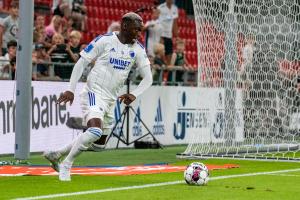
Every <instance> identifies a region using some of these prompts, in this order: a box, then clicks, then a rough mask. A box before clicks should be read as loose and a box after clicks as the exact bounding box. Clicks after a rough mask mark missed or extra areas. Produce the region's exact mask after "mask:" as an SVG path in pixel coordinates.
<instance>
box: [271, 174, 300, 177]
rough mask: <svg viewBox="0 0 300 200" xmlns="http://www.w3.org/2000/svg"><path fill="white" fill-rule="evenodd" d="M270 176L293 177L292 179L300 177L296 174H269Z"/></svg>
mask: <svg viewBox="0 0 300 200" xmlns="http://www.w3.org/2000/svg"><path fill="white" fill-rule="evenodd" d="M267 175H270V176H291V177H300V175H296V174H267Z"/></svg>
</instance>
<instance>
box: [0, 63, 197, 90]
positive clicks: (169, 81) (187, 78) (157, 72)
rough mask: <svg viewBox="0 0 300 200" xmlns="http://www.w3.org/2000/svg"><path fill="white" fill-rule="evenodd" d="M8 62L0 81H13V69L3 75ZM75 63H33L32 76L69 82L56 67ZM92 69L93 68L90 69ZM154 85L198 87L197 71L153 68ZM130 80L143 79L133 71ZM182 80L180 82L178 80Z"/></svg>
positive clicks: (71, 65)
mask: <svg viewBox="0 0 300 200" xmlns="http://www.w3.org/2000/svg"><path fill="white" fill-rule="evenodd" d="M8 63H9V61H8V60H0V80H11V79H12V73H13V71H12V69H11V67H9V71H8V75H7V74H5V76H2V75H3V72H1V70H2V66H3V64H8ZM37 64H41V65H44V66H47V68H48V69H47V75H42V74H39V72H38V71H37ZM74 65H75V63H61V62H43V63H33V65H32V75H33V80H38V81H69V78H67V79H63V78H60V77H58V76H56V75H55V70H54V67H55V66H59V67H73V66H74ZM90 68H92V67H90ZM88 72H89V70H85V71H84V72H83V75H82V77H81V79H80V81H83V82H84V81H86V78H87V76H88ZM152 75H153V84H154V85H170V86H171V85H173V86H179V85H180V86H196V85H197V70H186V69H184V68H182V67H180V66H173V67H167V66H163V67H160V66H156V65H153V66H152ZM130 78H131V80H132V82H133V83H134V84H138V83H139V82H140V80H141V77H139V76H138V74H137V73H136V72H135V70H132V73H130ZM178 79H180V80H178Z"/></svg>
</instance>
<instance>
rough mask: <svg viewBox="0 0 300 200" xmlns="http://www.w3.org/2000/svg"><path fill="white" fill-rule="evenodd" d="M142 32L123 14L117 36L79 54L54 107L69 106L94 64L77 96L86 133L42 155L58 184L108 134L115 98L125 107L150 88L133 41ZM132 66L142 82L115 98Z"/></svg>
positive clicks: (143, 58) (136, 20)
mask: <svg viewBox="0 0 300 200" xmlns="http://www.w3.org/2000/svg"><path fill="white" fill-rule="evenodd" d="M142 28H143V21H142V18H141V17H140V16H139V15H138V14H136V13H132V12H130V13H127V14H125V15H124V16H123V17H122V21H121V30H120V32H113V33H108V34H105V35H101V36H98V37H97V38H95V39H94V40H93V41H92V42H91V43H90V44H89V45H88V46H87V47H86V48H85V49H84V50H83V51H82V52H81V53H80V55H81V58H80V59H79V60H78V62H77V63H76V64H75V66H74V69H73V72H72V75H71V79H70V88H69V90H67V91H65V92H64V93H63V94H62V95H61V96H60V98H59V99H58V101H57V103H67V102H70V104H72V102H73V100H74V92H75V88H76V83H77V82H78V80H79V79H80V77H81V75H82V72H83V70H84V68H85V67H86V66H87V65H88V64H89V63H90V62H92V61H94V60H96V63H95V66H94V68H93V69H92V70H91V72H90V74H89V76H88V79H87V83H86V85H85V87H84V89H83V91H82V92H81V93H80V103H81V108H82V111H83V122H84V123H86V125H87V127H88V129H87V130H86V131H85V132H84V133H82V134H81V135H79V136H78V137H77V138H76V139H75V140H74V141H73V142H72V143H71V144H69V145H67V146H65V147H63V148H62V149H60V150H57V151H47V152H45V153H44V157H45V158H46V159H48V160H49V161H50V162H51V164H52V167H53V168H54V169H55V170H56V171H59V180H61V181H70V180H71V177H70V169H71V166H72V163H73V161H74V159H75V157H77V156H78V155H79V154H80V153H81V152H82V151H84V150H87V148H88V147H89V146H90V145H91V144H92V143H93V142H95V141H97V140H98V139H100V138H101V136H102V137H103V136H104V135H106V134H107V133H105V132H107V130H110V129H109V128H110V126H111V125H112V122H113V114H112V111H113V108H114V103H115V101H116V99H117V98H119V99H120V101H121V102H124V103H125V104H126V105H129V104H130V103H131V102H133V101H134V100H135V99H136V97H137V96H138V95H140V94H142V93H143V92H144V91H145V90H146V89H147V88H149V87H150V86H151V84H152V74H151V69H150V62H149V60H148V57H147V55H146V52H145V49H144V47H143V46H142V45H141V44H140V43H139V42H138V40H137V39H138V38H139V36H140V34H141V30H142ZM133 65H135V66H137V70H138V71H139V72H140V74H141V75H142V77H143V79H142V81H141V82H140V84H139V85H138V87H137V88H136V89H135V90H134V91H132V92H130V94H123V95H121V96H119V97H118V93H119V90H120V89H121V88H122V87H123V85H124V82H125V80H126V79H127V77H128V74H129V72H130V69H131V68H132V66H133ZM105 138H106V136H105ZM101 139H102V138H101ZM63 156H66V157H65V159H64V160H63V161H62V162H61V163H59V161H60V160H61V159H62V157H63Z"/></svg>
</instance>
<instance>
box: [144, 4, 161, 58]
mask: <svg viewBox="0 0 300 200" xmlns="http://www.w3.org/2000/svg"><path fill="white" fill-rule="evenodd" d="M159 13H160V11H159V10H158V9H157V8H155V9H153V10H152V19H151V20H149V21H147V22H146V24H145V30H146V31H147V32H146V33H147V36H146V47H147V54H148V56H151V57H154V45H155V44H157V43H159V42H160V39H161V34H162V31H163V28H162V26H161V24H160V22H159V20H158V17H159Z"/></svg>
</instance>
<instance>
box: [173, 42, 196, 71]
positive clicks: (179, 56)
mask: <svg viewBox="0 0 300 200" xmlns="http://www.w3.org/2000/svg"><path fill="white" fill-rule="evenodd" d="M184 53H185V42H184V40H182V39H177V40H176V52H174V53H173V54H172V59H171V66H181V67H183V68H184V69H187V70H191V69H193V68H191V66H190V64H189V63H188V60H187V59H186V56H185V54H184Z"/></svg>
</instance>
